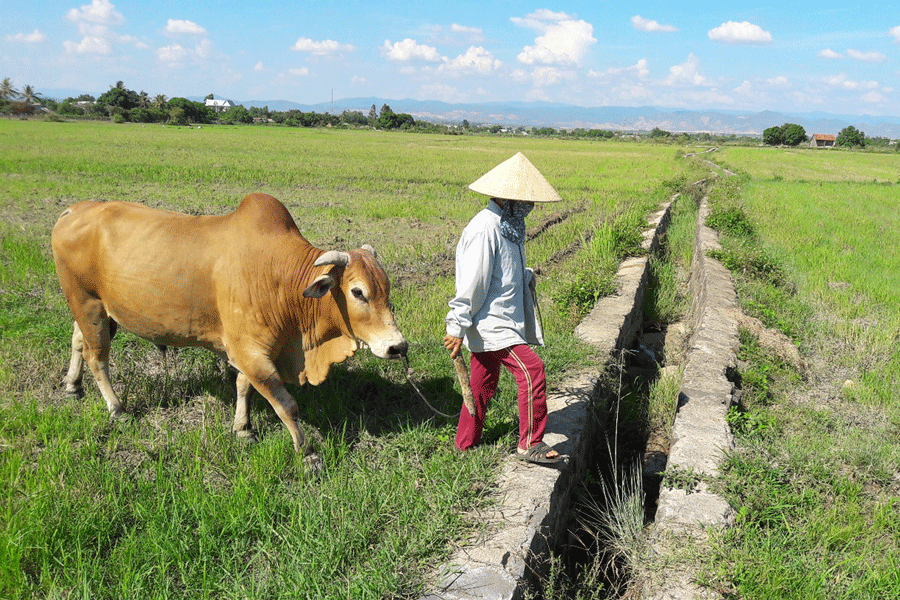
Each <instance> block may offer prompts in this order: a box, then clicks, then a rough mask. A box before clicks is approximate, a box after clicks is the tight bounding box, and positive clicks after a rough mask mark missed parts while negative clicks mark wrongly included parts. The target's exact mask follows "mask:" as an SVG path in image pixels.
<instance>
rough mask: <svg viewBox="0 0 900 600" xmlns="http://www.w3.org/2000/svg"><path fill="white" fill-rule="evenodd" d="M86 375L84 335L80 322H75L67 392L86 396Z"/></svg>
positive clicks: (77, 395) (72, 394) (77, 396)
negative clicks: (83, 380)
mask: <svg viewBox="0 0 900 600" xmlns="http://www.w3.org/2000/svg"><path fill="white" fill-rule="evenodd" d="M83 377H84V337H82V335H81V328H80V327H79V326H78V322H77V321H76V322H75V327H74V331H73V332H72V357H71V358H70V359H69V371H68V372H67V373H66V378H65V383H66V393H67V394H69V395H71V396H75V397H76V398H81V397H82V396H84V386H83V385H82V379H83Z"/></svg>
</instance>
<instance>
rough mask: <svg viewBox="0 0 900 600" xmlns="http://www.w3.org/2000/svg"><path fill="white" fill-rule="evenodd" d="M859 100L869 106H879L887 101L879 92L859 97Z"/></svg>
mask: <svg viewBox="0 0 900 600" xmlns="http://www.w3.org/2000/svg"><path fill="white" fill-rule="evenodd" d="M860 99H861V100H862V101H863V102H867V103H869V104H881V103H882V102H886V101H887V98H886V97H885V96H884V94H882V93H881V92H869V93H868V94H863V95H862V96H860Z"/></svg>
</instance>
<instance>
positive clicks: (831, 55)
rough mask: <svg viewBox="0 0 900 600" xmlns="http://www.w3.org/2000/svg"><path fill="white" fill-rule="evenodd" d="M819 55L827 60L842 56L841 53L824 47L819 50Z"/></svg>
mask: <svg viewBox="0 0 900 600" xmlns="http://www.w3.org/2000/svg"><path fill="white" fill-rule="evenodd" d="M819 56H820V57H822V58H827V59H829V60H837V59H840V58H844V55H843V54H840V53H839V52H835V51H834V50H832V49H831V48H825V49H824V50H819Z"/></svg>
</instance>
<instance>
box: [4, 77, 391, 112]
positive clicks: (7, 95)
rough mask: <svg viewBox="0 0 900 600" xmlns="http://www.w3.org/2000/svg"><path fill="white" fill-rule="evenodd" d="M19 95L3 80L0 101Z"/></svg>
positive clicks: (7, 81) (8, 82)
mask: <svg viewBox="0 0 900 600" xmlns="http://www.w3.org/2000/svg"><path fill="white" fill-rule="evenodd" d="M18 95H19V92H17V91H16V88H14V87H13V84H12V82H11V81H10V80H9V77H5V78H4V79H3V83H0V100H12V99H14V98H15V97H16V96H18ZM373 108H374V105H373Z"/></svg>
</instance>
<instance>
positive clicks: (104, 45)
mask: <svg viewBox="0 0 900 600" xmlns="http://www.w3.org/2000/svg"><path fill="white" fill-rule="evenodd" d="M66 18H67V19H68V20H69V21H72V22H73V23H75V25H76V26H77V27H78V32H79V33H80V34H81V36H82V39H81V41H80V42H78V43H76V42H71V41H65V42H63V47H64V48H65V49H66V52H68V53H70V54H110V53H112V50H113V44H133V45H134V46H136V47H138V48H147V45H146V44H145V43H143V42H141V41H140V40H138V39H137V38H136V37H134V36H130V35H119V34H117V33H114V32H112V31H111V30H110V28H111V27H118V26H120V25H124V24H125V17H123V16H122V13H120V12H119V11H117V10H116V7H115V6H114V5H113V4H112V3H111V2H109V0H93V2H92V3H91V4H85V5H83V6H82V7H81V8H73V9H72V10H70V11H69V12H68V13H66Z"/></svg>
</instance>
